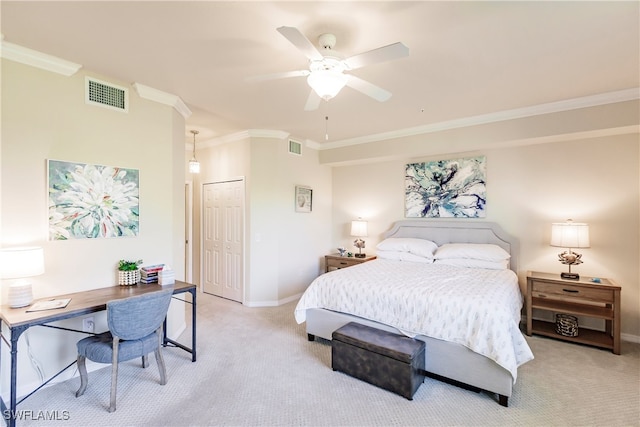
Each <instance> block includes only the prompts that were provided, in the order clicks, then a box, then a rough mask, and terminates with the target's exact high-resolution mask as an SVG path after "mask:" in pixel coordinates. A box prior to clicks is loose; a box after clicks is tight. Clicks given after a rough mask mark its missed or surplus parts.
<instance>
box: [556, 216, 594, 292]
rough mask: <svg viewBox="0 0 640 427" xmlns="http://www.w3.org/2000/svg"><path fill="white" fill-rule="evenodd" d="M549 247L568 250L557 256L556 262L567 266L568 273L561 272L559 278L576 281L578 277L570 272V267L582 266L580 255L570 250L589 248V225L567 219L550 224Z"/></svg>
mask: <svg viewBox="0 0 640 427" xmlns="http://www.w3.org/2000/svg"><path fill="white" fill-rule="evenodd" d="M551 246H558V247H562V248H569V250H568V251H564V252H561V253H559V254H558V261H560V262H561V263H562V264H565V265H568V266H569V272H568V273H567V272H563V273H562V274H560V277H562V278H563V279H570V280H578V279H580V275H579V274H578V273H572V272H571V266H572V265H578V264H582V260H581V259H580V258H582V254H578V253H575V252H573V251H572V248H588V247H589V225H588V224H585V223H580V222H573V221H572V220H570V219H568V220H567V221H566V222H556V223H553V224H551Z"/></svg>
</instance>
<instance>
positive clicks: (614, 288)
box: [526, 271, 621, 354]
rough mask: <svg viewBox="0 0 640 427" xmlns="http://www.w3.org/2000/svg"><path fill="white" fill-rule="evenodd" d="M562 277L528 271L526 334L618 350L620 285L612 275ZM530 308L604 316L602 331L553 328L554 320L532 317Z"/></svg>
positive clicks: (615, 351)
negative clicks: (566, 331) (567, 332)
mask: <svg viewBox="0 0 640 427" xmlns="http://www.w3.org/2000/svg"><path fill="white" fill-rule="evenodd" d="M592 279H593V278H592V277H580V280H565V279H562V278H560V274H550V273H538V272H531V271H529V272H527V295H526V305H527V335H531V334H538V335H544V336H547V337H552V338H557V339H561V340H566V341H572V342H577V343H581V344H588V345H593V346H597V347H604V348H608V349H611V350H612V351H613V352H614V353H615V354H620V289H621V288H620V286H618V285H616V284H615V283H614V282H613V280H611V279H600V283H597V282H593V281H592ZM533 309H537V310H545V311H551V312H555V313H565V314H572V315H575V316H584V317H593V318H597V319H604V320H605V331H604V332H600V331H595V330H592V329H586V328H578V336H577V337H566V336H564V335H560V334H558V333H556V331H555V323H554V322H546V321H542V320H533V318H532V312H533Z"/></svg>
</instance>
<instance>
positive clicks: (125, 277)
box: [118, 259, 142, 286]
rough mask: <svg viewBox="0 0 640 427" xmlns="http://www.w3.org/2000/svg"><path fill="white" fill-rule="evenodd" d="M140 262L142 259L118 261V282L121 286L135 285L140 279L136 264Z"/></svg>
mask: <svg viewBox="0 0 640 427" xmlns="http://www.w3.org/2000/svg"><path fill="white" fill-rule="evenodd" d="M140 264H142V260H141V259H139V260H137V261H127V260H124V259H121V260H120V261H118V284H119V285H121V286H129V285H135V284H136V283H138V282H139V281H140V269H139V268H138V266H139V265H140Z"/></svg>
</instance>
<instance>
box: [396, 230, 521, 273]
mask: <svg viewBox="0 0 640 427" xmlns="http://www.w3.org/2000/svg"><path fill="white" fill-rule="evenodd" d="M384 237H385V238H388V237H416V238H419V239H428V240H431V241H432V242H435V243H436V244H437V245H438V246H440V245H443V244H445V243H492V244H494V245H498V246H500V247H501V248H503V249H504V250H506V251H507V252H509V253H510V254H511V259H510V262H509V268H510V269H511V270H513V271H514V272H515V273H516V274H517V273H518V251H519V245H518V240H517V239H516V238H515V237H513V236H511V235H509V234H508V233H507V232H505V231H504V230H503V229H502V228H501V227H500V226H499V225H498V224H496V223H495V222H480V221H465V220H452V221H447V220H429V219H415V220H411V219H407V220H403V221H397V222H396V223H394V225H393V227H391V229H390V230H389V231H387V232H386V233H384Z"/></svg>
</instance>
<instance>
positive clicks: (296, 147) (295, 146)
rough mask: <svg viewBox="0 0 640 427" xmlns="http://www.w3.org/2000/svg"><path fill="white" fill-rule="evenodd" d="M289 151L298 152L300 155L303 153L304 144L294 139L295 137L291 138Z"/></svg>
mask: <svg viewBox="0 0 640 427" xmlns="http://www.w3.org/2000/svg"><path fill="white" fill-rule="evenodd" d="M289 153H291V154H297V155H298V156H301V155H302V144H301V143H299V142H298V141H294V140H293V139H290V140H289Z"/></svg>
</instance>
